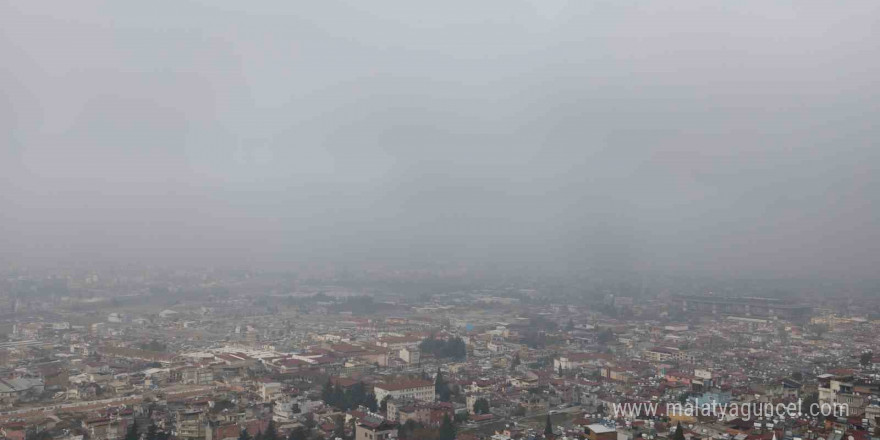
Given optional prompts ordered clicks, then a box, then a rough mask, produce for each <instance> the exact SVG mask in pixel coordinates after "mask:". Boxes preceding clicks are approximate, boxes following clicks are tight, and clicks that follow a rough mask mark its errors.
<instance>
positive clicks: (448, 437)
mask: <svg viewBox="0 0 880 440" xmlns="http://www.w3.org/2000/svg"><path fill="white" fill-rule="evenodd" d="M455 431H456V430H455V425H453V424H452V420H451V419H450V418H449V415H448V414H447V415H445V416H443V424H441V425H440V432H439V434H438V436H437V438H438V439H439V440H455Z"/></svg>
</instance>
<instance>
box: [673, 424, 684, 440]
mask: <svg viewBox="0 0 880 440" xmlns="http://www.w3.org/2000/svg"><path fill="white" fill-rule="evenodd" d="M672 440H685V438H684V428H682V427H681V422H678V425H676V426H675V434H673V435H672Z"/></svg>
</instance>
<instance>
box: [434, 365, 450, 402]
mask: <svg viewBox="0 0 880 440" xmlns="http://www.w3.org/2000/svg"><path fill="white" fill-rule="evenodd" d="M434 393H436V394H437V395H438V396H439V398H440V401H441V402H449V398H450V397H451V396H452V391H450V390H449V384H448V383H447V382H446V379H444V378H443V372H442V371H440V367H437V376H435V377H434Z"/></svg>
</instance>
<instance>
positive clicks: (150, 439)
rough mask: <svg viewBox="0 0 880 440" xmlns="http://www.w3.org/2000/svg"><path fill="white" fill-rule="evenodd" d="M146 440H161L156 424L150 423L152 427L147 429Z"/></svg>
mask: <svg viewBox="0 0 880 440" xmlns="http://www.w3.org/2000/svg"><path fill="white" fill-rule="evenodd" d="M144 440H159V433H158V431H157V429H156V424H155V423H150V426H149V427H147V435H146V437H144Z"/></svg>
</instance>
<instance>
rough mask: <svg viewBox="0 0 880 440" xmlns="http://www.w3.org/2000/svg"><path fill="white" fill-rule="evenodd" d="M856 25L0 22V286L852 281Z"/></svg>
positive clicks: (590, 17) (863, 95)
mask: <svg viewBox="0 0 880 440" xmlns="http://www.w3.org/2000/svg"><path fill="white" fill-rule="evenodd" d="M878 29H880V2H876V1H865V0H846V1H837V2H802V1H794V0H791V1H778V2H768V1H766V0H743V1H722V0H676V1H674V2H667V1H624V0H613V1H570V2H569V1H561V0H541V1H517V0H504V1H501V0H489V1H483V2H466V1H458V0H455V1H444V2H411V1H373V2H364V1H343V0H323V1H319V2H290V1H259V2H240V1H228V0H211V1H207V0H206V1H184V0H176V1H170V0H168V1H154V2H127V1H108V2H95V1H88V0H84V1H78V2H47V1H26V2H11V1H10V2H3V3H2V4H0V56H2V60H3V61H2V64H0V206H2V208H0V260H2V262H4V263H10V264H39V263H51V264H64V263H70V262H82V261H92V262H96V263H100V262H119V261H130V262H138V263H148V264H203V265H250V266H258V267H270V266H271V267H284V266H285V265H288V264H294V263H298V262H309V261H320V262H339V263H345V264H362V263H387V264H412V265H426V264H435V263H440V264H464V265H469V264H491V265H500V266H508V267H516V268H534V269H535V270H543V269H547V268H551V269H559V268H562V269H565V270H571V271H575V272H577V271H605V270H608V271H624V272H626V271H635V272H647V271H652V272H662V273H683V274H701V275H702V274H708V275H712V276H734V277H737V276H778V277H829V278H836V277H855V278H871V277H876V271H877V267H878V263H880V177H878V168H880V145H878V139H880V136H878V135H880V116H878V115H880V81H878V80H877V78H878V77H880V38H878Z"/></svg>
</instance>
